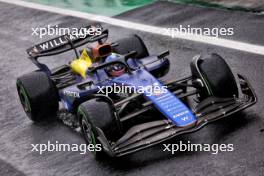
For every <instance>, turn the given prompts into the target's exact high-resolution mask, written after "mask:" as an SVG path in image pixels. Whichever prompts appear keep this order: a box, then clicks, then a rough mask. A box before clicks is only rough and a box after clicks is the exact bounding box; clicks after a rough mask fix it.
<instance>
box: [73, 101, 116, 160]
mask: <svg viewBox="0 0 264 176" xmlns="http://www.w3.org/2000/svg"><path fill="white" fill-rule="evenodd" d="M77 116H78V119H79V122H80V127H81V131H82V134H83V137H84V139H85V141H86V143H87V145H89V144H93V146H95V151H92V153H93V154H94V156H95V158H97V159H101V158H102V157H103V156H106V153H105V151H104V150H103V148H102V144H101V142H100V141H99V140H98V139H97V137H98V131H97V130H98V128H99V129H100V130H101V131H102V132H103V133H104V135H105V137H106V139H107V140H108V141H112V142H114V141H116V140H117V139H118V138H119V137H120V134H121V130H120V122H119V121H118V120H119V119H117V118H116V117H115V115H114V113H113V111H112V108H111V106H110V105H109V103H108V102H106V101H103V100H101V99H98V98H94V99H91V100H88V101H86V102H84V103H82V104H81V105H80V106H79V108H78V111H77ZM98 144H100V145H101V150H100V151H98V150H97V148H98V147H96V146H98Z"/></svg>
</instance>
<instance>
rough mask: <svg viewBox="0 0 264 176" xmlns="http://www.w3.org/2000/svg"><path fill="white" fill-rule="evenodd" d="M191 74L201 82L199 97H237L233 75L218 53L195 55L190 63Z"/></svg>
mask: <svg viewBox="0 0 264 176" xmlns="http://www.w3.org/2000/svg"><path fill="white" fill-rule="evenodd" d="M191 71H192V75H193V77H194V78H195V79H196V80H198V79H199V80H200V81H201V82H202V84H203V86H202V92H201V93H200V94H201V97H202V98H206V97H208V96H216V97H234V96H236V97H238V87H237V83H236V80H235V77H234V75H233V73H232V71H231V69H230V67H229V66H228V64H227V63H226V62H225V60H224V59H223V58H222V57H221V56H220V55H218V54H211V55H210V56H209V57H206V58H203V59H201V58H200V57H195V58H194V59H193V61H192V63H191Z"/></svg>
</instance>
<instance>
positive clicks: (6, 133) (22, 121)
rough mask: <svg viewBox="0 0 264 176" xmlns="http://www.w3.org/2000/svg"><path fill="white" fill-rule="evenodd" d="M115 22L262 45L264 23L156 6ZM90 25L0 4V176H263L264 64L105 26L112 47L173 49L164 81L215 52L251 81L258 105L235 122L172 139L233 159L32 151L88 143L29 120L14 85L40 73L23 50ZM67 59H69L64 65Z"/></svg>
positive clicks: (156, 151)
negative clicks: (123, 43) (52, 31)
mask: <svg viewBox="0 0 264 176" xmlns="http://www.w3.org/2000/svg"><path fill="white" fill-rule="evenodd" d="M117 18H120V19H124V20H129V21H137V22H139V23H144V24H151V25H156V26H161V27H163V26H170V27H171V26H172V27H175V26H177V25H179V24H190V25H194V26H195V27H204V26H206V27H211V26H213V27H215V26H219V27H223V26H226V27H230V26H231V27H234V28H235V34H234V36H232V37H231V38H232V39H235V40H238V41H243V42H248V43H253V44H259V45H264V35H263V29H264V16H261V15H254V14H250V13H245V12H231V11H225V10H216V9H207V8H200V7H193V6H186V5H176V4H171V3H166V2H157V3H154V4H152V5H149V6H146V7H142V8H139V9H136V10H132V11H130V12H127V13H124V14H121V15H119V16H117ZM87 23H89V21H87V20H83V19H77V18H74V17H69V16H62V15H58V14H53V13H47V12H44V11H37V10H33V9H28V8H24V7H19V6H14V5H9V4H5V3H0V24H1V26H0V53H1V55H0V59H1V62H0V75H1V76H0V80H1V82H0V85H1V87H0V95H1V96H0V109H1V110H0V117H1V118H0V175H43V176H46V175H65V176H68V175H69V176H72V175H97V176H98V175H143V176H145V175H153V176H155V175H163V176H165V175H166V176H169V175H171V176H172V175H181V176H192V175H195V176H202V175H210V176H218V175H219V176H220V175H221V176H222V175H227V176H234V175H239V176H243V175H245V176H246V175H250V176H263V175H264V154H263V151H264V132H263V129H264V110H263V104H264V99H263V98H264V93H263V87H264V77H263V75H264V56H261V55H255V54H250V53H246V52H243V51H237V50H232V49H228V48H223V47H216V46H213V45H206V44H201V43H197V42H192V41H186V40H179V39H171V38H168V37H165V36H159V35H153V34H151V33H145V32H140V31H134V30H133V29H131V30H128V29H124V28H119V27H115V26H110V25H106V24H103V25H104V27H107V28H109V30H110V40H116V39H118V38H122V37H123V36H126V35H129V34H133V33H137V34H138V35H140V36H141V37H142V38H143V40H144V41H145V43H146V45H147V47H148V48H149V50H150V52H151V53H157V52H161V51H163V50H166V49H169V50H170V52H171V54H170V61H171V65H172V67H171V70H170V72H169V74H168V75H167V76H166V79H171V78H174V77H182V76H186V75H189V74H190V69H189V63H190V61H191V59H192V57H193V56H195V55H196V54H207V53H212V52H217V53H219V54H220V55H222V56H223V57H224V58H225V59H226V60H227V62H228V64H229V65H230V66H231V68H232V70H233V72H235V73H236V72H239V73H243V74H244V75H247V77H248V79H249V80H250V82H251V84H252V86H253V87H254V89H255V91H256V94H257V96H258V103H257V104H256V105H254V106H253V107H251V108H250V109H247V110H245V111H243V112H242V113H238V114H236V115H233V116H232V117H230V118H226V119H223V120H221V121H218V122H215V123H214V124H211V125H209V126H207V127H205V128H203V129H202V130H200V131H198V132H196V133H193V134H188V135H184V136H181V137H177V138H174V139H173V140H170V141H169V142H168V143H179V140H182V141H185V142H187V141H188V140H189V141H191V143H197V144H198V143H209V144H213V143H218V144H221V143H225V144H228V143H232V144H234V148H235V150H234V151H233V152H221V153H219V154H217V155H213V154H211V153H209V152H177V153H175V154H174V155H171V154H170V153H168V152H163V151H162V150H163V146H162V145H157V146H155V147H152V148H150V149H147V150H144V151H141V152H138V153H135V154H132V155H129V156H126V157H124V158H121V160H119V161H112V160H105V161H100V162H96V161H95V160H94V158H93V157H92V156H91V155H89V154H86V155H80V154H79V153H78V152H50V153H44V154H42V155H39V154H38V153H35V152H31V146H30V144H32V143H33V144H36V143H47V141H48V140H50V141H52V142H54V143H55V141H59V142H60V143H70V144H73V143H77V144H81V143H84V141H83V139H82V138H81V136H80V135H79V134H78V133H76V132H74V131H73V130H72V129H70V128H69V127H66V126H64V125H63V124H62V123H60V122H54V123H51V124H43V125H35V124H32V123H31V122H30V121H29V120H28V119H27V118H26V115H25V114H24V112H23V110H22V107H21V105H20V103H19V101H18V96H17V94H16V89H15V81H16V78H17V77H18V76H20V75H22V74H24V73H27V72H30V71H32V70H34V69H36V67H35V66H34V65H33V64H32V63H31V62H30V61H29V60H28V59H27V58H26V52H25V49H26V48H28V47H30V46H31V45H33V44H35V43H39V42H40V39H39V38H38V37H36V36H31V32H32V31H31V28H32V27H37V26H39V27H40V26H41V27H45V26H46V25H48V24H50V25H56V24H58V25H60V26H65V27H77V26H85V25H86V24H87ZM73 56H74V55H73V52H71V53H67V54H65V55H63V56H60V57H56V58H54V59H47V60H45V62H49V63H50V65H52V66H54V65H59V64H63V63H65V62H66V60H69V59H70V58H72V57H73ZM65 58H68V59H65Z"/></svg>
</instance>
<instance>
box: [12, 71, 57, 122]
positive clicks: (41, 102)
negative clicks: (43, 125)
mask: <svg viewBox="0 0 264 176" xmlns="http://www.w3.org/2000/svg"><path fill="white" fill-rule="evenodd" d="M16 86H17V92H18V95H19V98H20V102H21V104H22V106H23V109H24V111H25V113H26V114H27V116H28V117H29V118H30V119H31V120H32V121H34V122H41V121H45V120H48V119H54V118H55V117H56V113H57V111H58V107H59V104H58V94H57V89H56V87H55V85H54V84H53V82H52V81H51V80H50V78H49V77H48V76H47V75H46V73H44V72H41V71H37V72H31V73H28V74H25V75H23V76H21V77H19V78H18V79H17V82H16Z"/></svg>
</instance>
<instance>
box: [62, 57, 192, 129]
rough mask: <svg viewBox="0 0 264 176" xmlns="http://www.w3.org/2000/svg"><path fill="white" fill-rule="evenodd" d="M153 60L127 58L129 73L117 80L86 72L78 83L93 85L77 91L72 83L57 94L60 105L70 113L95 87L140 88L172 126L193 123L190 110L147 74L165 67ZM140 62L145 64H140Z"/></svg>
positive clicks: (154, 58)
mask: <svg viewBox="0 0 264 176" xmlns="http://www.w3.org/2000/svg"><path fill="white" fill-rule="evenodd" d="M118 59H119V55H118V54H111V55H110V56H108V57H107V58H106V60H105V62H111V61H114V60H118ZM155 60H157V57H156V56H148V57H146V58H143V59H140V60H138V59H132V58H131V59H128V60H127V63H128V65H129V67H130V68H132V70H133V71H132V73H131V74H129V73H124V74H122V75H121V76H118V77H111V78H110V77H109V76H108V74H107V73H106V71H105V70H104V69H99V70H97V71H96V72H95V73H93V74H91V73H89V72H87V75H88V76H87V78H86V79H85V80H81V81H79V82H78V83H82V82H87V81H92V82H93V84H92V85H90V86H88V87H86V88H85V89H79V88H78V87H77V85H76V84H74V85H72V86H70V87H66V88H64V89H61V90H60V91H59V95H60V99H61V102H62V103H63V104H64V107H65V108H66V109H67V110H68V111H70V112H72V111H74V109H75V108H74V106H73V104H74V102H76V101H78V99H81V98H83V97H87V96H89V95H90V94H94V93H97V92H98V91H99V88H98V87H102V86H113V85H114V84H117V85H122V86H123V85H125V86H133V87H135V89H136V90H139V88H141V89H142V87H143V89H142V90H143V91H142V92H141V93H143V94H144V97H145V99H147V100H150V101H151V102H153V104H154V106H155V107H156V108H157V109H158V110H159V111H160V112H161V113H162V114H163V115H164V116H165V117H167V118H168V119H170V120H171V121H172V122H173V123H174V124H175V125H176V126H179V127H183V126H187V125H190V124H193V123H195V122H196V120H197V118H196V117H195V116H194V115H193V113H192V111H191V110H190V109H189V108H188V107H187V106H186V105H185V104H184V103H183V102H181V100H179V99H178V98H177V97H176V96H175V95H174V94H172V93H171V92H170V91H169V90H168V89H166V87H165V86H163V85H162V84H161V83H160V82H159V81H158V80H157V79H156V78H155V77H154V76H153V75H152V74H150V72H151V71H153V70H154V69H156V68H159V67H160V66H161V65H162V64H168V63H166V62H163V61H162V60H161V61H158V62H157V63H155V62H153V61H155ZM142 61H144V62H145V63H142ZM146 63H150V64H149V65H148V64H146ZM153 63H155V64H153ZM146 65H148V66H146ZM154 87H155V89H157V90H158V91H156V92H152V93H151V94H150V92H149V90H148V89H149V88H154ZM144 88H145V89H144Z"/></svg>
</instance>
